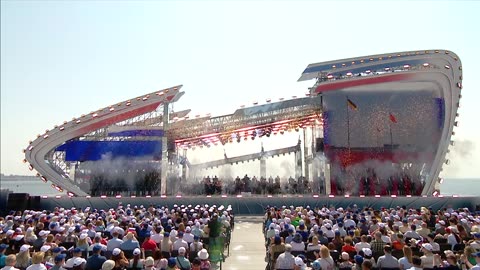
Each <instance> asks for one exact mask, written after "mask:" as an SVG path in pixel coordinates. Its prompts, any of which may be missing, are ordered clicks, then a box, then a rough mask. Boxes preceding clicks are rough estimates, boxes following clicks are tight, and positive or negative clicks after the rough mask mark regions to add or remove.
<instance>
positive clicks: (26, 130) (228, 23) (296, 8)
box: [0, 0, 480, 178]
mask: <svg viewBox="0 0 480 270" xmlns="http://www.w3.org/2000/svg"><path fill="white" fill-rule="evenodd" d="M478 10H480V2H478V1H431V2H429V1H427V2H421V1H372V2H366V1H351V2H350V1H331V2H330V1H275V2H274V1H39V0H37V1H13V0H12V1H1V85H0V86H1V172H2V173H3V174H31V172H30V171H29V170H28V169H27V166H26V165H25V164H23V163H22V162H21V160H22V159H23V158H24V154H23V153H22V149H24V148H26V146H27V144H28V141H29V140H33V139H35V138H36V135H37V134H42V133H44V132H45V130H46V129H52V128H53V126H54V125H56V124H60V123H62V122H63V121H64V120H70V119H72V118H73V117H78V116H80V115H81V114H86V113H89V112H90V111H94V110H97V109H99V108H103V107H106V106H108V105H111V104H114V103H116V102H121V101H124V100H127V99H129V98H132V97H136V96H139V95H142V94H146V93H150V92H153V91H156V90H159V89H163V88H167V87H171V86H174V85H178V84H183V85H184V87H183V89H182V90H184V91H185V95H184V96H183V97H182V98H181V99H180V101H179V102H178V104H176V105H175V107H174V109H175V110H181V109H187V108H189V109H192V114H193V115H195V114H206V113H211V114H212V115H220V114H226V113H232V112H233V111H234V110H235V109H237V108H239V107H240V106H241V105H249V104H252V103H253V102H254V101H258V102H259V103H264V102H265V100H266V99H267V98H271V99H272V100H278V98H280V97H283V98H290V97H292V96H304V94H305V93H306V92H307V91H308V87H310V86H312V85H313V83H314V81H307V82H301V83H300V82H297V79H298V78H299V77H300V74H301V72H302V71H303V70H304V68H305V67H306V66H307V65H308V64H309V63H315V62H322V61H328V60H335V59H341V58H347V57H356V56H364V55H365V56H366V55H371V54H379V53H393V52H399V51H409V50H425V49H447V50H451V51H454V52H455V53H457V54H458V55H459V56H460V59H461V61H462V65H463V72H464V74H463V75H464V76H463V77H464V81H463V92H462V96H463V97H462V100H461V108H460V110H459V114H460V120H459V127H458V128H455V133H456V134H455V136H454V140H455V141H456V146H455V147H454V148H452V150H451V152H450V154H449V155H448V156H447V158H449V159H450V160H451V163H450V165H448V166H445V167H444V170H443V172H442V176H443V177H458V178H466V177H476V178H480V166H478V164H480V151H478V150H480V148H479V147H480V139H479V138H480V136H479V135H480V126H479V125H478V124H477V116H478V114H479V113H480V109H479V108H480V107H479V106H478V103H479V100H480V92H479V91H478V86H479V85H480V76H478V75H475V73H476V72H479V69H478V68H477V67H476V65H477V64H478V63H479V62H480V56H479V54H478V48H479V44H480V42H479V41H480V35H479V34H478V26H479V25H480V18H479V17H478Z"/></svg>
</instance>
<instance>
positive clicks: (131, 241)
mask: <svg viewBox="0 0 480 270" xmlns="http://www.w3.org/2000/svg"><path fill="white" fill-rule="evenodd" d="M125 238H126V240H125V241H123V243H122V244H121V245H120V249H121V250H123V251H127V250H129V251H130V250H131V251H133V250H134V249H136V248H140V243H138V241H137V240H136V239H135V237H134V235H133V233H131V232H128V233H127V236H126V237H125Z"/></svg>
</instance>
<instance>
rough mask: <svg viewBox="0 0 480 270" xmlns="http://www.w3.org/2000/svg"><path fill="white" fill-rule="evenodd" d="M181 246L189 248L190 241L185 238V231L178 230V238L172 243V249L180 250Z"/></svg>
mask: <svg viewBox="0 0 480 270" xmlns="http://www.w3.org/2000/svg"><path fill="white" fill-rule="evenodd" d="M181 247H184V248H185V249H188V243H187V241H185V240H183V232H181V231H180V232H178V238H177V240H176V241H175V242H173V244H172V250H175V251H178V249H179V248H181Z"/></svg>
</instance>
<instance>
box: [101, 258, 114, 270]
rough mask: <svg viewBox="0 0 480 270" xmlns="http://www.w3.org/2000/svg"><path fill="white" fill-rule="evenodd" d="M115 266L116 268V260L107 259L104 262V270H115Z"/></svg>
mask: <svg viewBox="0 0 480 270" xmlns="http://www.w3.org/2000/svg"><path fill="white" fill-rule="evenodd" d="M113 268H115V262H114V261H112V260H106V261H105V262H104V263H103V264H102V270H113Z"/></svg>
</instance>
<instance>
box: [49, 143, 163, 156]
mask: <svg viewBox="0 0 480 270" xmlns="http://www.w3.org/2000/svg"><path fill="white" fill-rule="evenodd" d="M56 151H65V152H66V154H65V161H96V160H101V159H105V158H110V159H115V158H119V157H130V158H142V157H151V158H152V159H153V160H160V159H161V156H162V143H161V141H70V142H67V143H65V144H63V145H61V146H59V147H57V149H56Z"/></svg>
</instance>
